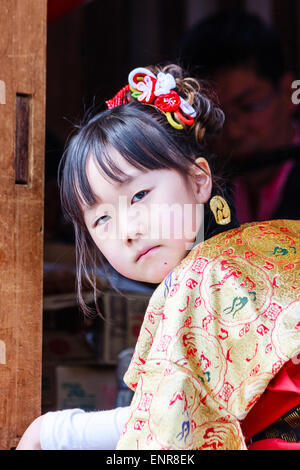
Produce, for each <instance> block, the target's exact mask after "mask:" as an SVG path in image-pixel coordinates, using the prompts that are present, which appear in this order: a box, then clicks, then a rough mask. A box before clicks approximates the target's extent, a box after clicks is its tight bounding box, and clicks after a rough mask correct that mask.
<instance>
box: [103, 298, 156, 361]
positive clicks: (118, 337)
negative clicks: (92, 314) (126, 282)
mask: <svg viewBox="0 0 300 470" xmlns="http://www.w3.org/2000/svg"><path fill="white" fill-rule="evenodd" d="M149 299H150V295H145V294H132V293H130V294H129V293H128V294H127V293H126V294H124V296H121V295H120V294H118V293H117V292H114V291H107V292H105V293H104V294H103V296H102V300H103V307H104V313H105V321H104V322H103V327H104V335H103V341H104V344H103V354H102V356H103V362H104V363H106V364H117V359H118V355H119V353H120V352H121V351H123V350H124V349H127V348H131V347H135V345H136V341H137V338H138V335H139V332H140V328H141V325H142V323H143V320H144V315H145V311H146V308H147V306H148V303H149ZM100 354H101V353H100Z"/></svg>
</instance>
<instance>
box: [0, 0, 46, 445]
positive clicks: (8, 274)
mask: <svg viewBox="0 0 300 470" xmlns="http://www.w3.org/2000/svg"><path fill="white" fill-rule="evenodd" d="M46 15H47V0H1V3H0V152H1V155H0V449H10V448H12V447H15V446H16V444H17V442H18V440H19V438H20V437H21V435H22V433H23V432H24V430H25V429H26V427H27V426H28V425H29V424H30V422H31V421H32V420H33V419H34V418H35V417H36V416H38V415H39V414H40V409H41V354H42V352H41V351H42V346H41V345H42V273H43V193H44V127H45V126H44V120H45V70H46Z"/></svg>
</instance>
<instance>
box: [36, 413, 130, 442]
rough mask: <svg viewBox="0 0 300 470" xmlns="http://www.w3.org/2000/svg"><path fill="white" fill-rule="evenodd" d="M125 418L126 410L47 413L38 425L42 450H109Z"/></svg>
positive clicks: (119, 432) (116, 440) (126, 416)
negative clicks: (39, 426)
mask: <svg viewBox="0 0 300 470" xmlns="http://www.w3.org/2000/svg"><path fill="white" fill-rule="evenodd" d="M128 417H129V407H121V408H115V409H113V410H108V411H89V412H85V411H83V410H81V409H78V408H75V409H71V410H62V411H49V412H48V413H46V414H45V415H44V416H43V419H42V421H41V433H40V441H41V447H42V449H43V450H112V449H115V447H116V445H117V443H118V441H119V438H120V435H121V432H122V429H123V427H124V425H125V423H126V421H127V419H128Z"/></svg>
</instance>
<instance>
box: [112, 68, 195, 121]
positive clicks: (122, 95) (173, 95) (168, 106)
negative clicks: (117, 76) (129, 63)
mask: <svg viewBox="0 0 300 470" xmlns="http://www.w3.org/2000/svg"><path fill="white" fill-rule="evenodd" d="M174 88H176V81H175V78H174V77H173V75H171V74H170V73H163V72H159V73H158V75H157V76H156V75H155V74H154V73H153V72H151V71H150V70H148V69H146V68H144V67H138V68H135V69H134V70H132V71H131V72H130V73H129V75H128V85H126V86H125V87H123V88H122V89H121V90H120V91H119V92H118V93H117V94H116V95H115V96H114V97H113V98H112V99H111V100H108V101H106V104H107V107H108V108H109V109H111V108H114V107H115V106H120V105H121V104H125V102H127V101H126V95H127V93H128V91H129V90H130V91H131V96H132V97H133V98H135V99H136V100H137V101H139V102H140V103H145V104H153V105H154V106H156V107H157V108H158V109H160V110H161V111H162V112H163V113H164V114H165V115H166V118H167V120H168V122H169V124H171V126H172V127H174V128H175V129H183V124H186V125H189V126H190V125H192V124H193V123H194V120H195V119H194V118H195V117H196V111H195V109H194V108H193V107H192V106H191V105H190V104H189V103H187V101H185V100H184V99H183V98H182V97H181V96H179V95H178V93H177V91H175V90H174ZM171 113H174V115H175V116H176V119H174V118H173V117H172V114H171Z"/></svg>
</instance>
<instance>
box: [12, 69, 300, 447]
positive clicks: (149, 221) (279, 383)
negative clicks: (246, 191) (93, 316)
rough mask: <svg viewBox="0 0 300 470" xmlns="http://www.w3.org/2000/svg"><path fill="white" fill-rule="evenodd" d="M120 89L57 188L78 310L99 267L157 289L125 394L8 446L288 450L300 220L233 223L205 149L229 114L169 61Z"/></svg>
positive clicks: (68, 157) (89, 128) (60, 415)
mask: <svg viewBox="0 0 300 470" xmlns="http://www.w3.org/2000/svg"><path fill="white" fill-rule="evenodd" d="M128 82H129V83H128V85H127V86H125V87H124V88H122V90H121V91H120V92H119V93H118V94H117V95H116V96H115V97H114V98H113V99H112V100H109V101H108V102H107V105H108V108H109V109H108V110H106V111H104V112H102V113H100V114H98V115H96V116H94V117H92V118H90V119H89V120H88V122H87V123H84V124H83V125H82V126H81V128H80V129H79V130H78V132H77V134H76V135H75V136H74V137H73V138H72V140H71V142H70V144H69V147H68V150H67V152H66V154H65V157H64V161H63V173H62V181H61V189H62V203H63V206H64V208H65V210H66V212H67V214H68V215H69V216H70V217H71V219H72V221H73V223H74V227H75V234H76V245H77V255H78V256H77V268H78V272H77V274H78V294H79V301H80V303H81V305H82V308H83V309H84V310H85V311H86V310H87V307H86V306H85V304H84V301H83V298H82V295H81V279H82V278H83V277H87V278H88V280H89V281H90V283H91V284H92V285H93V288H94V289H96V287H95V278H96V269H97V266H99V264H100V263H101V264H104V265H105V264H106V263H109V264H110V265H112V266H113V267H114V268H115V269H116V270H117V271H118V272H120V273H121V274H122V275H124V276H126V277H128V278H130V279H135V280H137V281H143V282H147V283H153V284H159V285H158V287H157V288H156V289H155V291H154V293H153V295H152V297H151V299H150V302H149V305H148V308H147V311H146V313H145V318H144V323H143V325H142V328H141V332H140V336H139V339H138V342H137V346H136V349H135V352H134V356H133V358H132V361H131V364H130V366H129V369H128V371H127V373H126V374H125V378H124V380H125V382H126V383H127V385H128V386H129V387H130V388H131V389H132V390H134V392H135V394H134V398H133V400H132V403H131V406H130V407H126V408H118V409H116V410H112V411H104V412H100V411H98V412H91V413H84V412H83V411H82V410H77V409H76V410H63V411H57V412H51V413H47V414H46V415H44V416H41V417H39V418H38V419H37V420H35V421H34V422H33V423H32V424H31V425H30V426H29V428H28V429H27V431H26V432H25V434H24V436H23V437H22V439H21V441H20V443H19V446H18V448H19V449H33V448H35V449H40V448H43V449H114V448H117V449H178V450H183V449H231V450H234V449H247V447H249V446H250V448H255V446H258V447H259V446H262V447H263V448H270V446H271V447H274V446H275V447H276V446H277V448H279V447H280V446H281V447H282V446H283V447H284V446H286V445H287V446H296V447H297V445H298V444H297V441H299V439H298V437H299V435H298V437H297V432H298V431H297V426H299V419H298V421H297V419H296V420H295V419H294V418H293V417H295V416H296V417H297V410H298V408H299V404H300V392H299V390H300V387H299V385H300V384H299V372H298V370H299V369H298V360H297V353H298V352H299V351H300V304H299V298H300V295H299V294H300V282H299V280H300V279H299V263H300V258H299V249H300V223H299V222H298V221H284V220H278V221H272V222H264V223H251V224H246V225H244V226H242V227H238V225H237V223H236V222H235V218H234V214H233V212H232V208H230V205H229V204H228V203H227V201H226V198H225V197H223V196H224V194H223V192H222V185H221V183H220V180H218V179H216V177H215V175H214V174H213V173H214V170H213V162H212V160H211V157H210V155H209V153H208V152H207V149H206V138H207V137H209V136H210V135H213V134H215V133H216V132H219V131H220V130H221V128H222V124H223V121H224V115H223V113H222V111H221V110H220V109H219V108H218V107H217V106H216V105H215V104H214V103H213V101H212V99H211V98H210V97H209V96H208V94H207V93H206V92H205V90H204V89H203V84H202V83H200V82H199V81H198V80H196V79H194V78H190V77H188V76H186V74H185V73H184V71H183V70H182V69H181V68H180V67H178V66H175V65H168V66H166V67H162V68H160V67H147V68H138V69H134V70H133V71H132V72H131V73H130V74H129V79H128ZM202 209H203V210H202ZM202 234H204V239H205V241H202V240H201V238H202ZM276 391H277V392H276ZM276 393H277V395H276ZM283 396H284V400H282V397H283ZM277 397H278V399H277ZM276 400H277V401H276ZM270 404H271V405H270ZM268 406H269V408H268ZM297 407H298V408H297ZM261 409H263V410H266V409H268V414H267V415H265V414H264V413H261ZM255 410H258V412H256V411H255ZM289 412H291V413H290V415H289V416H288V418H287V419H286V420H285V421H284V419H285V415H286V414H287V413H289ZM293 419H294V421H293ZM282 422H283V423H284V425H282ZM295 423H296V424H295ZM270 425H272V429H271V431H269V426H270ZM286 428H289V429H288V430H287V429H286ZM268 433H269V434H268ZM270 436H271V437H274V436H275V437H276V439H270ZM288 441H293V442H294V444H290V443H288ZM252 442H254V443H252ZM295 442H296V443H295ZM298 446H299V445H298Z"/></svg>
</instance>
